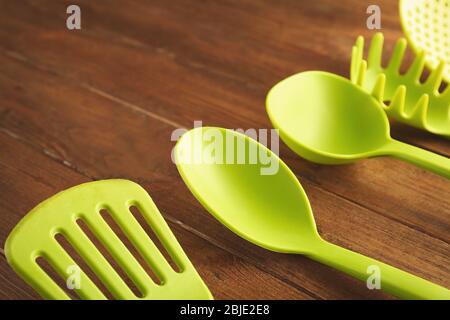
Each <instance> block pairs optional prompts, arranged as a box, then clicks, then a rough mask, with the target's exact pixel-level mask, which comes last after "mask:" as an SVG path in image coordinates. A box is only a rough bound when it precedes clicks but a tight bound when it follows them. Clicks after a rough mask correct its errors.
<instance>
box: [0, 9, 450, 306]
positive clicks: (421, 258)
mask: <svg viewBox="0 0 450 320" xmlns="http://www.w3.org/2000/svg"><path fill="white" fill-rule="evenodd" d="M72 3H73V1H54V0H34V1H32V0H21V1H15V0H2V1H0V18H1V19H0V65H1V68H0V141H1V142H0V173H1V179H0V243H1V246H2V247H3V244H4V241H5V239H6V237H7V236H8V233H9V232H10V231H11V229H12V228H13V226H14V225H15V224H16V223H17V222H18V221H19V220H20V219H21V217H23V216H24V215H25V214H26V213H27V212H28V211H29V210H30V209H31V208H33V207H34V206H35V205H37V204H38V203H39V202H41V201H42V200H44V199H46V198H47V197H49V196H51V195H53V194H54V193H56V192H58V191H60V190H63V189H65V188H68V187H70V186H73V185H76V184H79V183H81V182H86V181H90V180H98V179H108V178H118V177H119V178H126V179H131V180H134V181H136V182H138V183H140V184H141V185H142V186H144V187H145V189H146V190H147V191H149V193H150V194H151V196H152V197H153V199H154V201H155V202H156V204H157V206H158V207H159V208H160V210H161V212H162V213H163V215H164V216H165V218H166V219H167V221H168V222H169V224H170V226H171V227H172V228H173V231H174V233H175V234H176V236H177V238H178V239H179V241H180V243H181V244H182V246H183V247H184V249H185V251H186V253H187V254H188V256H189V257H190V258H191V260H192V262H193V263H194V265H195V266H196V268H197V269H198V271H199V273H200V274H201V276H202V277H203V279H204V280H205V282H206V283H207V285H208V286H209V288H210V289H211V291H212V292H213V294H214V296H215V297H216V298H217V299H374V298H381V299H385V298H386V299H389V298H391V297H389V296H388V295H386V294H383V293H381V292H380V291H377V290H375V291H369V290H368V289H367V288H366V286H365V284H364V283H360V282H358V281H356V280H353V279H351V278H349V277H347V276H346V275H344V274H342V273H340V272H337V271H334V270H332V269H330V268H328V267H325V266H323V265H320V264H318V263H315V262H313V261H310V260H308V259H306V258H304V257H302V256H295V255H285V254H277V253H272V252H269V251H266V250H263V249H261V248H258V247H256V246H254V245H252V244H250V243H248V242H246V241H243V240H242V239H240V238H238V237H237V236H235V235H234V234H232V233H231V232H230V231H228V230H227V229H225V228H224V227H223V226H222V225H220V224H219V223H218V222H217V221H216V220H214V219H213V218H212V217H211V216H210V215H209V214H208V213H207V212H206V211H205V210H204V209H203V208H202V207H201V205H200V204H199V203H198V202H197V201H196V200H195V198H194V197H193V196H192V195H191V193H190V192H189V191H188V190H187V188H186V186H185V185H184V183H183V181H182V180H181V178H180V177H179V175H178V173H177V170H176V168H175V165H174V164H173V163H172V162H171V161H170V151H171V148H172V147H173V145H174V142H172V141H171V140H170V135H171V133H172V131H173V130H174V129H176V128H179V127H186V128H190V127H192V126H193V121H194V120H201V121H203V124H204V125H214V126H223V127H228V128H245V129H246V128H271V124H270V122H269V120H268V118H267V115H266V113H265V106H264V101H265V96H266V93H267V91H268V90H269V89H270V88H271V86H272V85H274V84H275V83H276V82H277V81H279V80H280V79H282V78H284V77H286V76H287V75H290V74H293V73H296V72H300V71H304V70H312V69H318V70H327V71H331V72H335V73H337V74H340V75H344V76H347V75H348V69H349V56H350V50H351V46H352V44H353V42H354V40H355V38H356V36H358V35H359V34H363V35H365V36H370V35H371V34H373V32H374V31H371V30H367V28H366V17H367V14H366V8H367V6H368V5H369V4H378V5H380V7H381V12H382V28H383V32H384V33H385V36H386V52H388V51H389V52H390V50H391V49H392V46H393V44H394V42H395V40H396V39H397V38H398V37H400V36H401V35H402V32H401V28H400V25H399V19H398V12H397V4H396V1H392V0H383V1H361V0H343V1H335V0H315V1H298V0H289V1H280V2H278V1H261V0H246V1H226V0H220V1H219V0H217V1H195V0H190V1H188V0H177V1H144V0H131V1H118V0H109V1H108V4H106V3H105V2H104V1H100V0H97V1H92V0H79V1H76V3H77V4H79V5H80V7H81V11H82V30H75V31H69V30H68V29H67V28H66V18H67V14H66V8H67V6H68V5H69V4H72ZM386 57H388V54H387V55H386ZM393 136H394V137H396V138H398V139H400V140H403V141H406V142H409V143H412V144H415V145H418V146H421V147H423V148H426V149H429V150H432V151H434V152H437V153H440V154H443V155H446V156H449V155H450V144H449V142H448V140H445V139H442V138H439V137H436V136H432V135H429V134H426V133H424V132H421V131H418V130H415V129H411V128H408V127H406V126H401V125H399V124H394V125H393ZM281 157H282V158H283V159H284V160H285V161H286V162H287V163H288V165H289V166H290V167H291V168H292V169H293V171H294V172H295V173H296V174H297V175H298V178H299V179H300V181H301V183H302V184H303V186H304V187H305V189H306V191H307V194H308V196H309V198H310V200H311V204H312V207H313V209H314V214H315V217H316V220H317V224H318V228H319V231H320V233H321V234H322V235H323V237H324V238H325V239H327V240H330V241H332V242H334V243H336V244H339V245H342V246H344V247H347V248H350V249H352V250H355V251H357V252H360V253H362V254H366V255H369V256H372V257H374V258H377V259H379V260H382V261H384V262H387V263H389V264H392V265H394V266H396V267H399V268H402V269H404V270H407V271H409V272H412V273H414V274H416V275H418V276H421V277H424V278H426V279H428V280H431V281H433V282H436V283H438V284H441V285H443V286H446V287H450V269H449V266H450V254H449V253H450V248H449V241H450V237H449V236H450V233H449V230H450V196H449V194H450V183H449V181H447V180H445V179H443V178H441V177H439V176H436V175H434V174H432V173H430V172H427V171H424V170H421V169H419V168H417V167H415V166H413V165H410V164H407V163H405V162H402V161H399V160H394V159H389V158H377V159H371V160H365V161H360V162H358V163H355V164H351V165H345V166H321V165H316V164H312V163H310V162H307V161H305V160H303V159H301V158H299V157H298V156H297V155H295V154H294V153H293V152H291V151H290V150H289V149H287V147H286V146H284V145H283V146H282V148H281ZM1 254H2V255H0V298H2V299H18V298H22V299H37V298H39V297H38V296H37V294H35V293H34V292H33V290H32V289H30V288H29V287H28V286H27V285H26V284H25V283H24V282H23V281H22V280H21V279H20V278H19V277H17V276H16V275H15V274H14V273H13V272H12V271H11V269H10V268H9V267H8V265H7V263H6V259H5V257H4V252H3V251H1Z"/></svg>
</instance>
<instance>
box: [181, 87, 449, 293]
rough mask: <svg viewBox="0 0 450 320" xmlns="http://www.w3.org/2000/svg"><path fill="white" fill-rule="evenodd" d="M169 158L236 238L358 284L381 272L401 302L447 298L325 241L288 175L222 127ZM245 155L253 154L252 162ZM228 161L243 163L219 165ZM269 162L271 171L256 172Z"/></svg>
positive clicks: (189, 136) (188, 139) (190, 135)
mask: <svg viewBox="0 0 450 320" xmlns="http://www.w3.org/2000/svg"><path fill="white" fill-rule="evenodd" d="M324 99H330V98H329V97H327V96H325V98H324ZM319 112H320V111H319ZM219 140H220V141H219ZM217 141H219V144H216V142H217ZM220 145H222V146H220ZM236 150H241V153H239V152H238V151H236ZM242 152H245V155H244V156H242ZM233 153H234V154H233ZM174 154H175V160H176V164H177V168H178V171H179V172H180V174H181V176H182V178H183V180H184V182H185V183H186V185H187V186H188V187H189V189H190V190H191V192H192V193H193V194H194V196H195V197H196V198H197V200H198V201H199V202H200V203H201V204H202V205H203V206H204V207H205V208H206V209H207V210H208V211H209V212H210V213H211V214H212V215H213V216H214V217H215V218H217V219H218V220H219V221H220V222H221V223H223V224H224V225H225V226H226V227H228V228H229V229H230V230H231V231H233V232H235V233H236V234H238V235H239V236H241V237H242V238H244V239H246V240H248V241H250V242H252V243H254V244H256V245H258V246H261V247H263V248H266V249H269V250H272V251H277V252H282V253H297V254H303V255H306V256H308V257H309V258H311V259H314V260H316V261H318V262H321V263H324V264H326V265H328V266H331V267H333V268H336V269H338V270H341V271H343V272H345V273H347V274H348V275H350V276H352V277H355V278H357V279H360V280H362V281H367V279H368V277H369V274H368V273H367V272H368V270H371V268H379V270H380V272H381V279H380V280H381V289H382V290H385V291H386V292H390V293H391V294H393V295H395V296H398V297H400V298H406V299H450V291H449V290H447V289H445V288H443V287H440V286H438V285H436V284H433V283H431V282H429V281H427V280H424V279H421V278H419V277H417V276H414V275H412V274H409V273H407V272H405V271H402V270H399V269H397V268H394V267H392V266H389V265H387V264H385V263H382V262H379V261H376V260H374V259H371V258H369V257H366V256H363V255H361V254H359V253H356V252H352V251H350V250H347V249H345V248H342V247H339V246H337V245H334V244H331V243H329V242H327V241H325V240H323V239H322V238H321V237H320V235H319V234H318V232H317V228H316V225H315V222H314V217H313V214H312V210H311V206H310V204H309V201H308V198H307V196H306V194H305V192H304V190H303V188H302V186H301V185H300V183H299V181H298V180H297V178H296V177H295V175H294V173H293V172H292V171H291V170H290V169H289V168H288V167H287V165H286V164H285V163H284V162H283V161H281V160H280V159H279V158H278V157H277V156H276V155H275V154H274V153H272V152H271V151H270V150H269V149H267V148H266V147H264V146H263V145H262V144H260V143H258V142H256V141H255V140H253V139H251V138H250V137H248V136H245V135H243V134H241V133H238V132H234V131H231V130H227V129H222V128H201V127H200V128H195V129H193V130H191V131H188V132H187V133H185V134H184V135H183V136H182V137H181V139H180V140H179V141H178V143H177V145H176V148H175V153H174ZM236 154H239V155H241V157H239V156H236ZM251 154H253V155H255V154H259V156H258V157H257V158H255V157H253V159H252V157H251V156H249V155H251ZM262 155H264V156H262ZM193 159H194V160H195V161H193ZM230 159H231V160H233V159H234V160H236V159H241V160H243V159H245V160H246V161H240V162H239V161H225V160H230ZM269 160H270V161H269ZM274 162H276V164H277V165H278V170H277V171H276V172H272V174H270V175H267V174H261V172H263V171H262V170H264V168H266V167H267V166H268V165H269V164H270V163H271V165H272V166H273V164H274Z"/></svg>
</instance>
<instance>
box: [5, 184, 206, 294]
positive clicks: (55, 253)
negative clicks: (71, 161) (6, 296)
mask: <svg viewBox="0 0 450 320" xmlns="http://www.w3.org/2000/svg"><path fill="white" fill-rule="evenodd" d="M133 206H134V207H136V208H138V209H139V211H140V213H141V214H142V216H143V217H144V219H145V221H146V223H148V227H150V228H151V230H152V231H153V232H154V234H155V235H156V237H157V238H158V240H159V241H160V243H161V244H162V245H163V246H164V248H165V249H166V251H167V252H168V254H169V255H170V257H171V258H172V260H173V261H174V262H175V264H176V265H177V267H178V269H179V270H177V271H175V270H174V269H173V268H172V267H171V266H170V264H169V263H168V261H167V260H166V259H165V257H164V256H163V254H162V253H161V251H160V250H159V249H158V247H157V246H156V245H155V243H154V242H153V241H152V240H151V238H150V237H149V235H148V234H147V233H146V232H145V231H144V228H143V226H142V225H141V224H140V223H139V222H138V220H137V219H136V218H135V217H134V216H133V214H132V213H131V211H130V208H131V207H133ZM101 210H107V211H108V212H109V214H110V216H111V218H112V219H113V220H114V222H115V223H116V225H118V226H119V228H120V229H121V231H122V232H123V234H124V235H125V236H126V237H127V239H128V240H129V242H130V243H131V244H132V246H133V247H134V248H135V249H136V251H137V252H138V253H139V254H140V256H141V257H142V258H143V260H144V261H145V262H144V263H146V264H147V267H150V268H151V269H152V271H153V272H154V274H155V275H156V276H157V277H158V278H159V280H160V283H159V284H157V283H155V282H154V281H153V280H152V278H151V277H150V276H149V275H148V273H147V272H146V271H145V269H144V268H143V265H142V262H141V263H140V262H138V259H136V258H135V256H133V254H132V253H131V252H130V251H129V250H128V248H129V247H126V245H125V244H124V243H123V242H122V241H121V239H120V237H119V236H118V233H117V232H116V231H114V230H113V228H111V227H110V225H109V224H108V223H107V222H106V221H105V220H104V219H103V217H102V215H101V214H100V211H101ZM80 221H82V222H83V223H84V224H85V225H87V226H88V227H89V229H90V231H91V233H92V234H93V235H94V236H95V237H96V239H97V240H98V241H99V242H100V243H101V244H102V245H103V247H104V248H106V249H107V251H108V253H109V254H110V256H111V257H112V258H113V259H114V261H115V262H116V263H117V264H118V265H119V266H120V267H121V269H122V270H123V271H124V272H125V273H126V274H127V276H128V277H129V278H130V279H131V280H133V282H134V283H135V285H136V287H137V288H138V290H139V291H140V292H141V294H142V296H140V297H138V296H137V295H136V294H135V293H133V291H132V290H131V289H130V287H129V286H127V284H126V283H125V281H124V280H123V279H122V278H121V277H120V276H119V274H118V273H117V272H116V271H115V269H114V268H113V267H112V265H111V264H110V263H109V262H108V260H107V259H106V258H105V256H104V254H102V252H100V250H99V248H98V247H97V246H96V245H94V242H93V241H91V238H89V237H88V235H87V234H86V233H85V232H84V230H83V229H82V228H81V227H80V224H79V222H80ZM57 235H62V236H63V237H64V238H65V239H67V241H68V242H69V243H70V245H71V246H72V247H73V248H74V249H75V250H76V252H77V253H78V255H79V256H80V257H81V258H82V259H83V261H85V263H86V264H87V265H88V266H89V268H90V269H91V270H92V272H93V273H94V274H95V276H97V278H98V279H99V280H100V281H101V283H102V284H103V285H104V288H106V289H107V290H108V291H109V293H110V294H111V295H112V296H113V298H115V299H138V298H141V299H158V300H163V299H212V296H211V294H210V292H209V290H208V288H207V287H206V285H205V284H204V283H203V281H202V279H201V278H200V276H199V275H198V273H197V271H196V270H195V268H194V267H193V265H192V264H191V262H190V261H189V259H188V258H187V256H186V254H185V253H184V252H183V250H182V248H181V246H180V245H179V244H178V242H177V240H176V238H175V237H174V235H173V233H172V232H171V230H170V229H169V226H168V225H167V223H166V222H165V221H164V219H163V217H162V216H161V214H160V213H159V211H158V208H157V207H156V206H155V204H154V203H153V201H152V199H151V198H150V196H149V195H148V194H147V192H146V191H145V190H144V189H143V188H142V187H140V186H139V185H138V184H136V183H134V182H131V181H128V180H119V179H118V180H103V181H96V182H89V183H85V184H81V185H78V186H75V187H73V188H70V189H68V190H65V191H62V192H60V193H58V194H56V195H54V196H53V197H51V198H49V199H48V200H46V201H44V202H42V203H41V204H39V205H38V206H37V207H35V208H34V209H33V210H31V212H29V213H28V214H27V215H26V216H25V217H24V218H23V219H22V220H21V221H20V222H19V223H18V225H17V226H16V227H15V228H14V230H13V231H12V232H11V234H10V235H9V237H8V239H7V241H6V245H5V253H6V257H7V260H8V263H9V264H10V265H11V267H12V268H13V269H14V270H15V271H16V272H17V273H18V274H19V275H20V276H21V277H22V278H23V279H24V280H25V281H26V282H27V283H28V284H29V285H30V286H31V287H33V288H34V289H35V290H36V291H37V292H38V293H39V294H40V295H41V296H42V297H44V298H47V299H70V297H69V295H68V294H67V293H66V292H67V290H63V288H62V287H61V286H59V285H58V284H57V282H55V281H54V279H52V278H51V277H50V275H49V274H48V273H47V272H46V271H45V270H44V269H43V268H41V266H40V265H38V263H37V261H36V260H37V259H38V258H39V257H42V258H43V259H45V260H46V261H47V262H48V263H49V264H50V266H51V267H52V268H53V269H54V270H55V271H56V272H57V274H58V275H59V276H60V277H62V278H63V279H64V278H66V277H67V276H68V274H67V270H70V269H71V268H73V267H74V266H75V267H78V268H79V270H80V277H79V286H78V287H77V288H75V289H74V291H75V294H76V295H77V296H79V297H80V298H81V299H105V298H106V297H105V295H104V293H103V292H102V291H101V290H100V289H99V286H98V285H96V284H95V283H94V281H93V279H91V278H90V277H89V276H88V275H87V274H86V273H85V270H83V269H82V268H81V267H80V266H78V265H77V264H76V262H75V260H74V257H73V256H71V254H70V253H69V252H68V251H66V250H65V249H64V248H63V246H61V245H60V244H59V242H58V241H57V240H56V236H57Z"/></svg>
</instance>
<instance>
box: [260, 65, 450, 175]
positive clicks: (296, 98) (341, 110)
mask: <svg viewBox="0 0 450 320" xmlns="http://www.w3.org/2000/svg"><path fill="white" fill-rule="evenodd" d="M379 88H380V87H379V86H376V87H375V88H374V90H373V96H371V95H370V94H369V93H367V92H365V91H364V90H363V89H362V88H360V87H359V86H357V85H356V84H353V83H352V82H351V81H349V80H347V79H345V78H343V77H340V76H337V75H334V74H331V73H327V72H321V71H310V72H303V73H299V74H296V75H293V76H291V77H289V78H287V79H285V80H282V81H281V82H279V83H278V84H276V85H275V86H274V87H273V88H272V89H271V90H270V92H269V94H268V96H267V112H268V114H269V117H270V120H271V121H272V123H273V125H274V127H275V128H277V129H279V132H280V136H281V138H282V139H283V141H284V142H285V143H286V144H287V145H288V146H289V147H290V148H291V149H292V150H294V151H295V152H296V153H297V154H299V155H300V156H302V157H304V158H306V159H308V160H310V161H313V162H317V163H322V164H341V163H347V162H351V161H355V160H358V159H362V158H367V157H375V156H382V155H389V156H394V157H397V158H400V159H403V160H406V161H409V162H411V163H413V164H416V165H418V166H420V167H423V168H425V169H429V170H431V171H433V172H435V173H437V174H440V175H442V176H444V177H446V178H450V159H448V158H446V157H443V156H441V155H438V154H435V153H433V152H430V151H426V150H423V149H421V148H418V147H415V146H412V145H409V144H406V143H403V142H400V141H397V140H394V139H392V138H391V137H390V135H389V122H388V119H387V116H386V114H385V113H384V111H383V108H382V107H381V103H380V94H379ZM401 88H404V87H401ZM404 94H405V92H404V90H401V89H400V90H398V91H397V93H396V94H395V95H394V97H393V98H392V102H391V104H390V105H391V107H392V108H394V109H395V108H397V105H398V104H399V103H403V100H404ZM375 97H377V98H375Z"/></svg>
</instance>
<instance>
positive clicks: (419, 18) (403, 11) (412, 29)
mask: <svg viewBox="0 0 450 320" xmlns="http://www.w3.org/2000/svg"><path fill="white" fill-rule="evenodd" d="M399 11H400V21H401V24H402V28H403V31H404V33H405V35H406V37H407V38H408V41H409V43H410V44H411V46H412V48H413V50H414V51H415V53H416V54H417V55H421V54H422V52H423V53H424V54H425V57H424V59H425V62H426V64H427V66H428V67H429V68H430V69H436V68H438V66H439V64H440V63H441V62H442V63H444V64H445V65H444V67H443V75H444V79H445V80H446V81H447V82H450V0H400V2H399Z"/></svg>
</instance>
